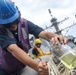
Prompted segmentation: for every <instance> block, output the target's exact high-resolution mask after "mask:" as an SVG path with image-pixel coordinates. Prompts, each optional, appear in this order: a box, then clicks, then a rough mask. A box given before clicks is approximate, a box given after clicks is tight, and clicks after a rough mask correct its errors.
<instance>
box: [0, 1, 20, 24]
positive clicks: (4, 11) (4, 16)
mask: <svg viewBox="0 0 76 75" xmlns="http://www.w3.org/2000/svg"><path fill="white" fill-rule="evenodd" d="M18 17H19V10H18V8H17V6H15V4H14V3H13V2H11V0H0V24H8V23H11V22H13V21H15V20H16V19H17V18H18Z"/></svg>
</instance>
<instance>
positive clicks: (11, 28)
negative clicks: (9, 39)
mask: <svg viewBox="0 0 76 75" xmlns="http://www.w3.org/2000/svg"><path fill="white" fill-rule="evenodd" d="M16 29H17V25H12V26H11V27H10V28H9V30H11V31H15V30H16Z"/></svg>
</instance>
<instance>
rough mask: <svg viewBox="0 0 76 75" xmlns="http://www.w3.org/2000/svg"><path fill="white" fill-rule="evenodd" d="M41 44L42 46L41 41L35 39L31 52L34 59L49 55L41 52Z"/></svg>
mask: <svg viewBox="0 0 76 75" xmlns="http://www.w3.org/2000/svg"><path fill="white" fill-rule="evenodd" d="M41 44H42V42H41V40H40V39H39V38H37V39H35V41H34V45H35V46H34V48H33V50H32V54H33V55H34V58H39V57H41V56H44V55H49V54H50V52H46V53H44V52H43V50H41V48H40V47H41Z"/></svg>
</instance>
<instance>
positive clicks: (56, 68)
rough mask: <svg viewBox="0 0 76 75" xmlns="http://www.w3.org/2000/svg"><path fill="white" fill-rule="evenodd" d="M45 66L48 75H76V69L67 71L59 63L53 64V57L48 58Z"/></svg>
mask: <svg viewBox="0 0 76 75" xmlns="http://www.w3.org/2000/svg"><path fill="white" fill-rule="evenodd" d="M47 65H48V70H49V75H76V69H73V70H69V69H68V68H66V67H65V66H64V65H63V64H62V63H61V62H59V63H55V62H54V60H53V57H50V59H49V61H48V63H47Z"/></svg>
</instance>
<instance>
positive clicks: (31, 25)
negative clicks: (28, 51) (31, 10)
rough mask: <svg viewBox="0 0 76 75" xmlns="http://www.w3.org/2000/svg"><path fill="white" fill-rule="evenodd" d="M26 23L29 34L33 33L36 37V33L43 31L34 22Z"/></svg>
mask: <svg viewBox="0 0 76 75" xmlns="http://www.w3.org/2000/svg"><path fill="white" fill-rule="evenodd" d="M27 24H28V31H29V33H30V34H33V35H34V36H35V37H36V38H38V34H39V33H40V32H41V31H43V29H42V28H41V27H39V26H38V25H35V24H34V23H32V22H30V21H27Z"/></svg>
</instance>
